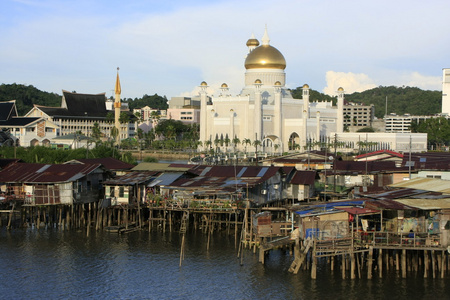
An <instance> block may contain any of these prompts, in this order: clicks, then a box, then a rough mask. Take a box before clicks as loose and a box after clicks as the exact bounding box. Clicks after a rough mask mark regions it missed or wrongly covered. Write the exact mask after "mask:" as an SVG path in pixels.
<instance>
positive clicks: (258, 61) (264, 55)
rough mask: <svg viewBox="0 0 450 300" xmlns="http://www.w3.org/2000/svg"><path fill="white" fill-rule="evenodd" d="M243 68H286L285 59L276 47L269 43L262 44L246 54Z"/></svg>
mask: <svg viewBox="0 0 450 300" xmlns="http://www.w3.org/2000/svg"><path fill="white" fill-rule="evenodd" d="M245 68H246V69H281V70H284V69H285V68H286V60H285V59H284V56H283V54H281V52H280V51H278V49H277V48H275V47H272V46H270V45H262V46H259V47H257V48H255V49H254V50H253V51H252V52H250V53H249V54H248V55H247V58H246V59H245Z"/></svg>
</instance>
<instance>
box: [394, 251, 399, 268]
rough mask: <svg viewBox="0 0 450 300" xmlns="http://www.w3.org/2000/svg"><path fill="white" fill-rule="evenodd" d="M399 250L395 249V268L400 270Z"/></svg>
mask: <svg viewBox="0 0 450 300" xmlns="http://www.w3.org/2000/svg"><path fill="white" fill-rule="evenodd" d="M398 253H399V252H398V250H395V270H396V271H400V256H399V255H398Z"/></svg>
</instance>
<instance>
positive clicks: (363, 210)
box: [336, 207, 380, 215]
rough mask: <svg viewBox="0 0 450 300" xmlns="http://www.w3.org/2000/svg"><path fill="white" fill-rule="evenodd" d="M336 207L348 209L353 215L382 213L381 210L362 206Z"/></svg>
mask: <svg viewBox="0 0 450 300" xmlns="http://www.w3.org/2000/svg"><path fill="white" fill-rule="evenodd" d="M336 209H338V210H343V211H346V212H348V213H349V214H352V215H373V214H379V213H380V211H379V210H377V209H370V208H362V207H336Z"/></svg>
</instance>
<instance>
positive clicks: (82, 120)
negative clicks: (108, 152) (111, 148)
mask: <svg viewBox="0 0 450 300" xmlns="http://www.w3.org/2000/svg"><path fill="white" fill-rule="evenodd" d="M105 103H106V98H105V93H101V94H95V95H94V94H79V93H71V92H68V91H65V90H63V97H62V102H61V107H48V106H41V105H35V106H34V107H33V108H32V109H31V110H30V111H29V112H28V113H27V114H26V115H25V117H39V118H44V119H45V120H48V121H50V122H52V123H54V124H56V125H57V126H58V129H57V132H56V135H57V136H64V135H68V134H73V133H76V132H81V133H82V134H83V135H85V136H91V135H92V128H93V127H94V124H95V123H98V125H99V127H100V131H101V133H102V137H103V139H108V138H111V129H112V128H113V127H114V126H115V124H114V119H113V120H111V119H109V118H108V117H107V115H108V113H111V114H112V115H114V111H108V110H107V109H106V104H105ZM126 113H128V114H129V122H128V123H121V124H120V127H121V128H120V136H119V139H126V138H129V137H133V136H134V134H135V123H134V116H133V114H131V112H128V111H126Z"/></svg>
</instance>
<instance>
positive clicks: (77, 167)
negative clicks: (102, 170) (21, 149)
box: [0, 163, 101, 183]
mask: <svg viewBox="0 0 450 300" xmlns="http://www.w3.org/2000/svg"><path fill="white" fill-rule="evenodd" d="M99 167H101V164H73V165H71V166H70V167H68V166H67V165H64V164H61V165H60V164H56V165H49V164H28V163H20V164H13V165H9V166H8V167H7V168H5V169H3V170H1V171H0V182H10V183H11V182H24V183H31V182H35V183H51V182H67V181H75V180H77V179H79V178H82V177H84V176H86V175H87V174H89V173H91V172H92V171H94V170H96V169H97V168H99Z"/></svg>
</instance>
